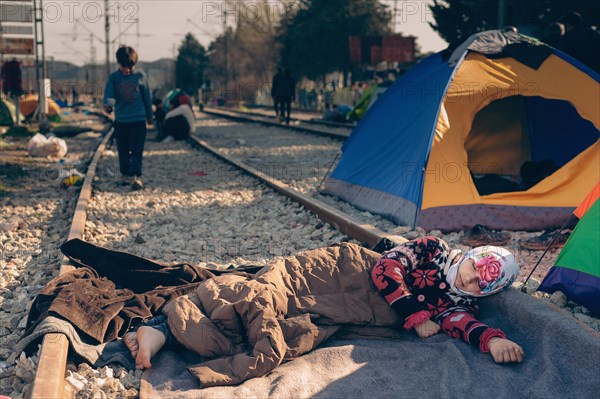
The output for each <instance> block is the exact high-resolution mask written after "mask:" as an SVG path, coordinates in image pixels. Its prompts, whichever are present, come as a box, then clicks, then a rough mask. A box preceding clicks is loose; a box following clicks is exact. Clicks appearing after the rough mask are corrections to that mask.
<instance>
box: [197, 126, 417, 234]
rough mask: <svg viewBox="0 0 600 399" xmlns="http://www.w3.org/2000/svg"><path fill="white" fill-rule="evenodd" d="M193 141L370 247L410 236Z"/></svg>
mask: <svg viewBox="0 0 600 399" xmlns="http://www.w3.org/2000/svg"><path fill="white" fill-rule="evenodd" d="M191 140H192V141H193V142H194V143H195V144H197V145H199V146H200V147H202V148H204V149H206V150H207V151H209V152H211V153H212V154H214V155H216V156H217V157H219V158H221V159H223V160H225V161H226V162H228V163H230V164H232V165H234V166H236V167H238V168H240V169H242V170H244V171H245V172H246V173H248V174H250V175H251V176H254V177H256V178H258V179H260V180H261V181H263V182H264V183H265V184H266V185H268V186H269V187H272V188H273V189H275V190H276V191H277V192H279V193H281V194H283V195H285V196H287V197H289V198H291V199H293V200H294V201H296V202H298V203H300V204H302V205H303V206H304V207H305V208H306V209H308V210H310V211H311V212H312V213H314V214H315V215H316V216H318V217H319V218H320V219H321V220H323V221H324V222H327V223H329V224H331V225H332V226H334V227H335V228H336V229H338V230H339V231H341V232H342V233H344V234H346V235H348V236H350V237H352V238H354V239H356V240H358V241H362V242H366V243H367V244H369V245H370V246H375V245H376V244H377V243H378V242H379V241H380V240H381V239H382V238H384V237H385V238H389V239H390V240H392V241H394V242H397V243H402V242H405V241H406V239H405V238H403V237H400V236H394V235H391V234H387V233H385V232H384V231H382V230H379V229H378V228H376V227H375V226H372V225H370V224H367V223H362V222H360V221H357V220H355V219H353V218H352V217H351V216H350V215H347V214H345V213H344V212H342V211H340V210H338V209H335V208H333V207H331V206H329V205H327V204H325V203H323V202H321V201H319V200H317V199H316V198H312V197H310V196H308V195H305V194H302V193H301V192H299V191H297V190H294V189H293V188H291V187H290V186H288V185H287V184H285V183H284V182H282V181H280V180H277V179H274V178H273V177H271V176H268V175H267V174H265V173H263V172H261V171H259V170H257V169H255V168H253V167H251V166H249V165H247V164H245V163H243V162H241V161H239V160H237V159H234V158H231V157H228V156H227V155H224V154H222V153H221V152H219V151H218V150H217V149H215V148H213V147H211V146H210V145H209V144H208V143H207V142H205V141H203V140H200V139H198V138H196V137H191Z"/></svg>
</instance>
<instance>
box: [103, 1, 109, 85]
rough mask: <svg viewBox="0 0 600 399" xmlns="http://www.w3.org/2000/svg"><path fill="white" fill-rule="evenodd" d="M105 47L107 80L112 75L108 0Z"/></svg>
mask: <svg viewBox="0 0 600 399" xmlns="http://www.w3.org/2000/svg"><path fill="white" fill-rule="evenodd" d="M104 35H105V36H104V45H105V46H106V79H108V75H110V16H109V15H108V0H104Z"/></svg>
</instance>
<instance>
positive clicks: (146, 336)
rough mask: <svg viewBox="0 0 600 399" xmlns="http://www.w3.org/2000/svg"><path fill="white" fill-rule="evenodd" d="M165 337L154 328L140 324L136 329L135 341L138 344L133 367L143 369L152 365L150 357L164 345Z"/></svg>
mask: <svg viewBox="0 0 600 399" xmlns="http://www.w3.org/2000/svg"><path fill="white" fill-rule="evenodd" d="M165 342H166V338H165V335H164V334H163V333H161V332H160V331H158V330H157V329H155V328H152V327H148V326H142V327H140V328H138V330H137V343H138V346H139V349H138V353H137V357H136V358H135V368H136V369H138V370H144V369H147V368H150V367H152V363H150V359H152V357H153V356H154V355H156V354H157V353H158V351H159V350H160V349H161V348H162V347H163V346H164V345H165Z"/></svg>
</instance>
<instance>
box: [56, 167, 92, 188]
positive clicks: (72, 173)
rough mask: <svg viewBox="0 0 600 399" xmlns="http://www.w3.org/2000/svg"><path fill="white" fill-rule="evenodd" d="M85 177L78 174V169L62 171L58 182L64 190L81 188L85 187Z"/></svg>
mask: <svg viewBox="0 0 600 399" xmlns="http://www.w3.org/2000/svg"><path fill="white" fill-rule="evenodd" d="M84 178H85V175H83V174H82V173H80V172H78V171H77V169H70V170H68V171H67V170H61V171H60V173H59V175H58V182H59V184H60V186H61V187H62V188H69V187H79V186H82V185H83V179H84Z"/></svg>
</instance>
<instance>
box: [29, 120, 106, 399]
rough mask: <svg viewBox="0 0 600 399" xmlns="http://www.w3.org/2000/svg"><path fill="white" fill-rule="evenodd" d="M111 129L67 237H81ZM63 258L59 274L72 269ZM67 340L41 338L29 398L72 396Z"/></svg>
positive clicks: (90, 171) (96, 155)
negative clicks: (68, 386) (67, 379)
mask: <svg viewBox="0 0 600 399" xmlns="http://www.w3.org/2000/svg"><path fill="white" fill-rule="evenodd" d="M112 133H113V130H112V129H111V130H110V131H109V132H108V133H107V134H106V135H105V137H104V139H103V140H102V142H101V143H100V145H99V146H98V148H97V149H96V151H95V153H94V156H93V157H92V160H91V161H90V163H89V165H88V169H87V173H86V175H85V179H84V183H83V186H82V187H81V191H80V193H79V199H78V201H77V205H76V208H75V214H74V215H73V221H72V223H71V228H70V230H69V236H68V239H69V240H70V239H73V238H82V237H83V230H84V228H85V221H86V217H87V212H86V211H87V206H88V203H89V200H90V198H91V195H92V183H93V179H94V177H95V175H96V168H97V167H98V163H99V161H100V158H101V157H102V154H103V153H104V151H105V149H106V146H107V143H108V142H109V140H110V138H111V137H112ZM72 269H73V266H71V265H70V264H69V261H68V259H67V258H66V257H64V258H63V260H62V262H61V266H60V274H63V273H66V272H68V271H69V270H72ZM68 349H69V343H68V341H67V338H66V336H65V335H63V334H46V335H45V336H44V339H43V341H42V349H41V353H40V360H39V363H38V368H37V371H36V376H35V380H34V383H33V388H32V392H31V398H36V399H37V398H40V399H41V398H60V397H71V396H72V393H71V392H70V391H69V390H65V368H66V364H67V353H68Z"/></svg>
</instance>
